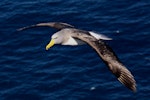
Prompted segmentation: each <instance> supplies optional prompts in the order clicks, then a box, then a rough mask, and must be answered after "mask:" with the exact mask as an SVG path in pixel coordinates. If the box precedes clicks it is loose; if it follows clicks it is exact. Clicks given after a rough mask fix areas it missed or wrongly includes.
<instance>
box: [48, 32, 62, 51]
mask: <svg viewBox="0 0 150 100" xmlns="http://www.w3.org/2000/svg"><path fill="white" fill-rule="evenodd" d="M62 40H63V39H62V36H61V35H60V34H58V33H55V34H53V35H52V37H51V40H50V42H49V43H48V45H47V46H46V50H48V49H49V48H51V47H52V46H53V45H54V44H61V43H62Z"/></svg>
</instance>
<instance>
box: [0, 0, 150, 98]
mask: <svg viewBox="0 0 150 100" xmlns="http://www.w3.org/2000/svg"><path fill="white" fill-rule="evenodd" d="M41 22H65V23H69V24H71V25H74V26H75V27H76V28H79V29H83V30H88V31H96V32H99V33H101V34H104V35H107V36H109V37H111V38H113V40H112V41H106V42H107V44H109V45H110V46H111V47H112V49H113V50H114V51H115V53H116V54H117V55H118V57H119V58H120V60H121V61H122V63H123V64H124V65H125V66H126V67H127V68H128V69H129V70H130V71H131V72H132V74H133V75H134V77H135V80H136V82H137V92H136V93H133V92H132V91H130V90H129V89H127V88H126V87H125V86H123V85H122V84H120V82H119V81H117V79H116V77H115V76H114V75H113V74H112V73H111V72H110V71H109V70H108V68H107V66H106V65H105V64H104V63H103V61H102V60H101V59H100V58H99V56H98V55H97V54H96V52H95V51H94V50H93V49H92V48H91V47H90V46H88V45H82V46H61V45H55V46H54V47H52V48H51V49H49V50H48V51H46V50H45V46H46V45H47V44H48V43H49V41H50V37H51V35H52V34H53V33H55V32H57V30H55V29H52V28H48V27H38V28H33V29H28V30H24V31H21V32H18V31H17V29H18V28H21V27H24V26H28V25H32V24H37V23H41ZM0 100H150V0H1V2H0Z"/></svg>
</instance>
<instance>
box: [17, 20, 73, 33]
mask: <svg viewBox="0 0 150 100" xmlns="http://www.w3.org/2000/svg"><path fill="white" fill-rule="evenodd" d="M42 26H47V27H52V28H56V29H58V30H61V29H63V28H74V26H72V25H70V24H67V23H62V22H47V23H39V24H35V25H31V26H26V27H23V28H19V29H17V30H18V31H22V30H25V29H29V28H34V27H42Z"/></svg>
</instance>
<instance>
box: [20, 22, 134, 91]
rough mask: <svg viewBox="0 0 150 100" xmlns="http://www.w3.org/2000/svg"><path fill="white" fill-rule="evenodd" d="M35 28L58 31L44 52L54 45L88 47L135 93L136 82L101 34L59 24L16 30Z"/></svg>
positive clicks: (40, 24)
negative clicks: (48, 28) (45, 27)
mask: <svg viewBox="0 0 150 100" xmlns="http://www.w3.org/2000/svg"><path fill="white" fill-rule="evenodd" d="M37 26H47V27H52V28H56V29H58V32H56V33H55V34H53V35H52V37H51V41H50V42H49V44H48V45H47V46H46V50H48V49H49V48H50V47H52V46H53V45H54V44H61V45H81V44H88V45H90V46H91V47H92V48H93V49H94V50H95V51H96V52H97V54H98V55H99V56H100V57H101V59H102V60H103V61H104V63H105V64H106V65H107V66H108V68H109V70H110V71H111V72H112V73H113V74H114V75H115V76H116V77H117V79H118V80H119V81H120V82H121V83H122V84H123V85H125V86H126V87H127V88H129V89H130V90H132V91H134V92H136V81H135V80H134V77H133V75H132V74H131V72H130V71H129V70H128V69H127V68H126V67H125V66H124V65H123V64H122V63H121V62H120V60H119V59H118V57H117V56H116V54H115V53H114V52H113V50H112V49H111V48H110V47H109V46H108V45H107V44H106V43H105V42H104V41H103V40H111V38H108V37H106V36H104V35H102V34H98V33H95V32H91V31H85V30H80V29H77V28H75V27H74V26H72V25H70V24H67V23H61V22H48V23H39V24H36V25H31V26H27V27H23V28H20V29H18V31H21V30H24V29H28V28H34V27H37Z"/></svg>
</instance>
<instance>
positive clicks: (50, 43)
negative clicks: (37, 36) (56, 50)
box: [46, 39, 55, 50]
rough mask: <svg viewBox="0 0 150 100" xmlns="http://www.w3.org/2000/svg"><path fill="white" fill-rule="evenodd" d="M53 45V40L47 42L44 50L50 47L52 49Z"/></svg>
mask: <svg viewBox="0 0 150 100" xmlns="http://www.w3.org/2000/svg"><path fill="white" fill-rule="evenodd" d="M54 44H55V41H54V39H51V41H50V42H49V44H48V45H47V46H46V50H48V49H49V48H50V47H52V46H53V45H54Z"/></svg>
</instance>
